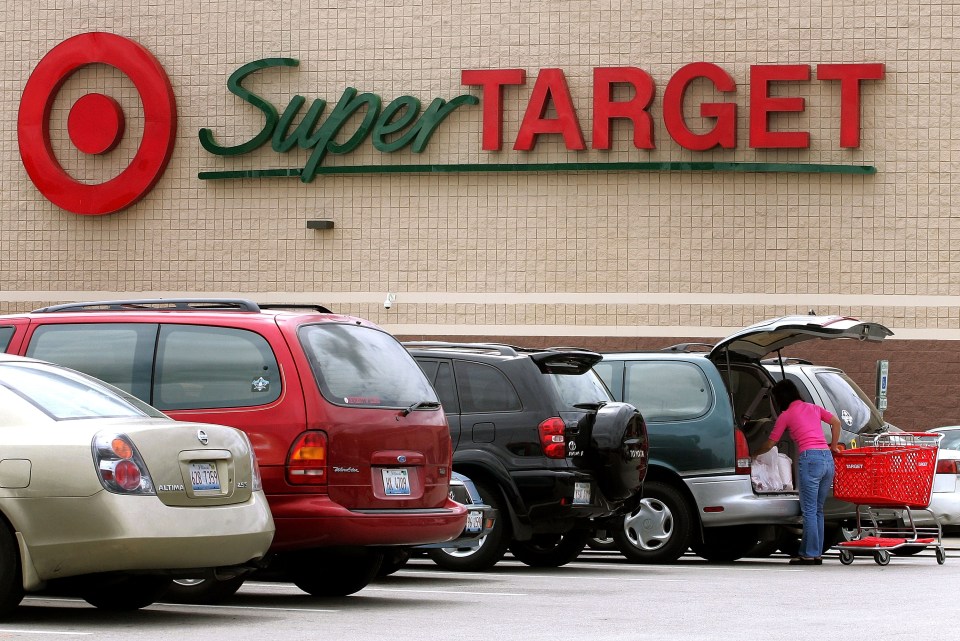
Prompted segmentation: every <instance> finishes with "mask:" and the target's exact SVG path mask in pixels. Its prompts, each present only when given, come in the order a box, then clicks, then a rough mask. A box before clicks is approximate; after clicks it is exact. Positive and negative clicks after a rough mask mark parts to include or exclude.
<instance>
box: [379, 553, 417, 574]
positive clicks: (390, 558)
mask: <svg viewBox="0 0 960 641" xmlns="http://www.w3.org/2000/svg"><path fill="white" fill-rule="evenodd" d="M409 560H410V548H386V549H385V550H384V551H383V561H381V563H380V569H379V570H377V576H378V577H385V576H390V575H391V574H393V573H394V572H396V571H397V570H399V569H400V568H402V567H403V566H405V565H406V564H407V561H409Z"/></svg>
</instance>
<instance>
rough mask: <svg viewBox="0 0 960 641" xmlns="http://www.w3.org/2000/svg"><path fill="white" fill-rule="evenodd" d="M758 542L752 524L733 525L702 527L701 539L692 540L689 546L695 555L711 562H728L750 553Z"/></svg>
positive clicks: (755, 528) (757, 533) (756, 533)
mask: <svg viewBox="0 0 960 641" xmlns="http://www.w3.org/2000/svg"><path fill="white" fill-rule="evenodd" d="M759 542H760V532H759V529H758V528H757V527H756V526H754V525H734V526H730V527H711V528H704V529H703V541H696V540H695V541H693V542H692V543H691V544H690V548H691V549H692V550H693V553H694V554H696V555H697V556H699V557H701V558H703V559H706V560H707V561H710V562H712V563H730V562H732V561H737V560H739V559H742V558H743V557H745V556H747V555H748V554H750V552H751V551H753V550H755V549H756V548H757V545H758V544H759Z"/></svg>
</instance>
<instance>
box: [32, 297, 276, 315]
mask: <svg viewBox="0 0 960 641" xmlns="http://www.w3.org/2000/svg"><path fill="white" fill-rule="evenodd" d="M142 310H156V311H163V310H176V311H196V312H206V311H236V312H259V311H260V306H259V305H257V304H256V303H254V302H253V301H251V300H246V299H243V298H138V299H130V300H100V301H87V302H82V303H64V304H62V305H50V306H49V307H41V308H40V309H35V310H33V312H31V313H34V314H47V313H51V312H102V311H130V312H132V311H142Z"/></svg>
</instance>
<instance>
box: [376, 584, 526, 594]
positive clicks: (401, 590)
mask: <svg viewBox="0 0 960 641" xmlns="http://www.w3.org/2000/svg"><path fill="white" fill-rule="evenodd" d="M363 591H364V592H412V593H415V594H470V595H473V596H527V594H526V593H524V592H467V591H463V590H415V589H413V588H378V587H375V586H369V585H368V586H367V587H365V588H363Z"/></svg>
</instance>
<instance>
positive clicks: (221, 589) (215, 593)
mask: <svg viewBox="0 0 960 641" xmlns="http://www.w3.org/2000/svg"><path fill="white" fill-rule="evenodd" d="M244 581H246V577H245V576H237V577H233V578H231V579H225V580H217V579H213V578H204V579H174V580H173V583H172V584H171V585H170V587H169V588H167V592H166V594H164V595H163V598H164V599H165V600H167V601H173V602H174V603H194V604H197V605H211V604H213V603H219V602H220V601H222V600H224V599H226V598H228V597H231V596H233V595H234V594H236V593H237V590H239V589H240V586H242V585H243V582H244Z"/></svg>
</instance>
